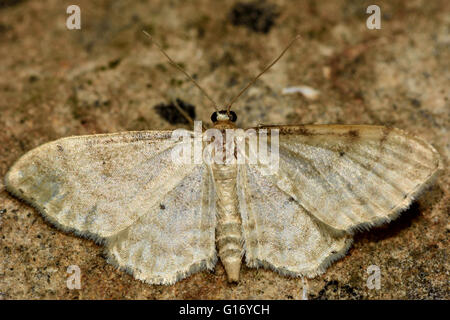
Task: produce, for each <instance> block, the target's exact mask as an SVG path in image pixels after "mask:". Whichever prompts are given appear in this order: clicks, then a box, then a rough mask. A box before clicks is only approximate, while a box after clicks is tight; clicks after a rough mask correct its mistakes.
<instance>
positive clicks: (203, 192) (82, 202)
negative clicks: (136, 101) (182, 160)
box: [5, 131, 216, 284]
mask: <svg viewBox="0 0 450 320" xmlns="http://www.w3.org/2000/svg"><path fill="white" fill-rule="evenodd" d="M171 133H172V131H144V132H125V133H118V134H104V135H91V136H80V137H69V138H63V139H60V140H56V141H54V142H50V143H47V144H44V145H42V146H40V147H37V148H36V149H34V150H31V151H30V152H28V153H26V154H25V155H24V156H23V157H22V158H20V159H19V160H18V161H17V162H16V163H15V164H14V165H13V167H12V168H11V169H10V171H9V172H8V174H7V176H6V177H5V182H6V187H7V189H8V190H9V191H10V192H11V193H13V194H14V195H16V196H17V197H19V198H21V199H23V200H25V201H27V202H28V203H30V204H31V205H33V206H34V207H36V208H37V209H38V211H40V212H41V213H42V214H43V215H44V217H46V218H47V219H48V220H49V221H50V222H52V223H53V224H55V225H56V226H58V227H60V228H61V229H63V230H67V231H73V232H75V233H76V234H78V235H82V236H86V237H89V238H92V239H94V240H97V241H100V242H105V243H106V253H107V255H108V259H109V261H110V262H112V263H113V264H115V265H116V266H118V267H120V268H122V269H126V270H127V271H130V272H132V273H133V274H134V275H135V276H136V277H137V278H139V279H141V280H144V281H146V282H147V283H165V284H169V283H174V282H175V281H177V280H179V279H180V278H183V277H185V276H187V275H188V274H190V273H192V272H195V271H199V270H202V269H205V268H212V267H213V266H214V264H215V260H216V254H215V243H214V227H215V214H214V212H213V211H211V210H214V204H213V202H212V201H210V200H211V199H212V194H211V192H212V189H211V175H210V173H209V171H208V167H207V166H205V165H203V164H202V165H194V164H175V163H174V162H173V161H172V158H171V151H172V149H173V147H174V146H175V144H176V142H174V141H172V140H171ZM178 143H181V142H178Z"/></svg>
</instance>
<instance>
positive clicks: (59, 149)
mask: <svg viewBox="0 0 450 320" xmlns="http://www.w3.org/2000/svg"><path fill="white" fill-rule="evenodd" d="M56 147H57V148H58V151H61V152H63V151H64V149H63V147H61V146H60V145H59V144H58V145H57V146H56Z"/></svg>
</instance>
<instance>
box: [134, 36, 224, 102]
mask: <svg viewBox="0 0 450 320" xmlns="http://www.w3.org/2000/svg"><path fill="white" fill-rule="evenodd" d="M142 32H143V33H144V34H145V35H146V36H147V37H149V38H150V40H151V41H152V42H153V44H154V45H155V46H156V47H157V48H158V50H159V51H160V52H161V53H162V54H163V55H164V56H165V57H166V58H167V60H169V63H170V64H171V65H172V66H174V67H175V68H177V69H178V70H179V71H181V72H183V73H184V75H185V76H186V77H187V78H188V79H189V80H191V81H192V83H194V84H195V85H196V86H197V88H199V89H200V91H201V92H202V93H203V95H204V96H205V97H206V98H208V100H209V101H211V103H212V104H213V105H214V108H215V109H216V111H218V110H219V107H218V106H217V103H216V102H215V101H214V100H213V99H212V98H211V97H210V96H209V95H208V94H207V93H206V91H205V90H204V89H203V88H202V87H200V85H199V84H198V83H197V81H195V80H194V78H192V77H191V76H190V75H189V73H187V72H186V71H184V69H183V68H182V67H180V66H179V65H178V64H177V63H176V62H175V61H173V60H172V58H170V57H169V55H168V54H167V53H166V52H165V51H164V50H163V48H162V46H161V45H160V44H159V43H158V42H156V41H155V40H153V37H152V36H151V35H150V34H149V33H148V32H147V31H145V30H142Z"/></svg>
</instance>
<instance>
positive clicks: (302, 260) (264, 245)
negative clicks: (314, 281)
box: [237, 165, 351, 277]
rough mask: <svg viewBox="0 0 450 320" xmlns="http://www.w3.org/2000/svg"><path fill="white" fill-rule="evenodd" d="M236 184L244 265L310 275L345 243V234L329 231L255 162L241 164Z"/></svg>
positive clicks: (338, 254)
mask: <svg viewBox="0 0 450 320" xmlns="http://www.w3.org/2000/svg"><path fill="white" fill-rule="evenodd" d="M237 185H238V199H239V206H240V212H241V216H242V225H243V236H244V240H245V244H244V249H245V259H246V263H247V265H248V266H250V267H259V266H264V267H270V268H272V269H274V270H276V271H278V272H280V273H281V274H287V275H291V276H300V275H306V276H309V277H313V276H316V275H317V274H320V273H322V272H324V271H325V269H326V268H327V267H328V265H329V264H330V263H331V262H333V261H334V260H336V259H338V258H339V257H341V256H342V255H344V254H345V252H346V251H347V249H348V247H349V246H350V244H351V239H350V238H349V237H348V236H337V235H335V234H333V230H331V229H329V227H327V226H326V225H324V224H323V223H321V222H320V221H318V220H317V219H315V218H314V217H313V216H311V215H310V214H309V213H308V212H307V211H306V210H305V209H303V208H302V207H301V206H300V205H299V204H298V203H297V202H296V201H295V200H294V199H293V198H292V197H291V196H289V195H288V194H286V193H285V192H283V191H282V190H281V189H280V188H279V187H278V186H277V185H276V184H275V183H274V182H273V181H272V179H271V178H270V177H269V176H266V175H263V174H262V173H261V172H260V168H258V165H242V166H240V167H239V175H238V184H237Z"/></svg>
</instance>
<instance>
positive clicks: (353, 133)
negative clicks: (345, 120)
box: [348, 129, 359, 138]
mask: <svg viewBox="0 0 450 320" xmlns="http://www.w3.org/2000/svg"><path fill="white" fill-rule="evenodd" d="M348 135H349V136H350V137H351V138H358V137H359V131H358V130H355V129H354V130H350V131H349V132H348Z"/></svg>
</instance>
